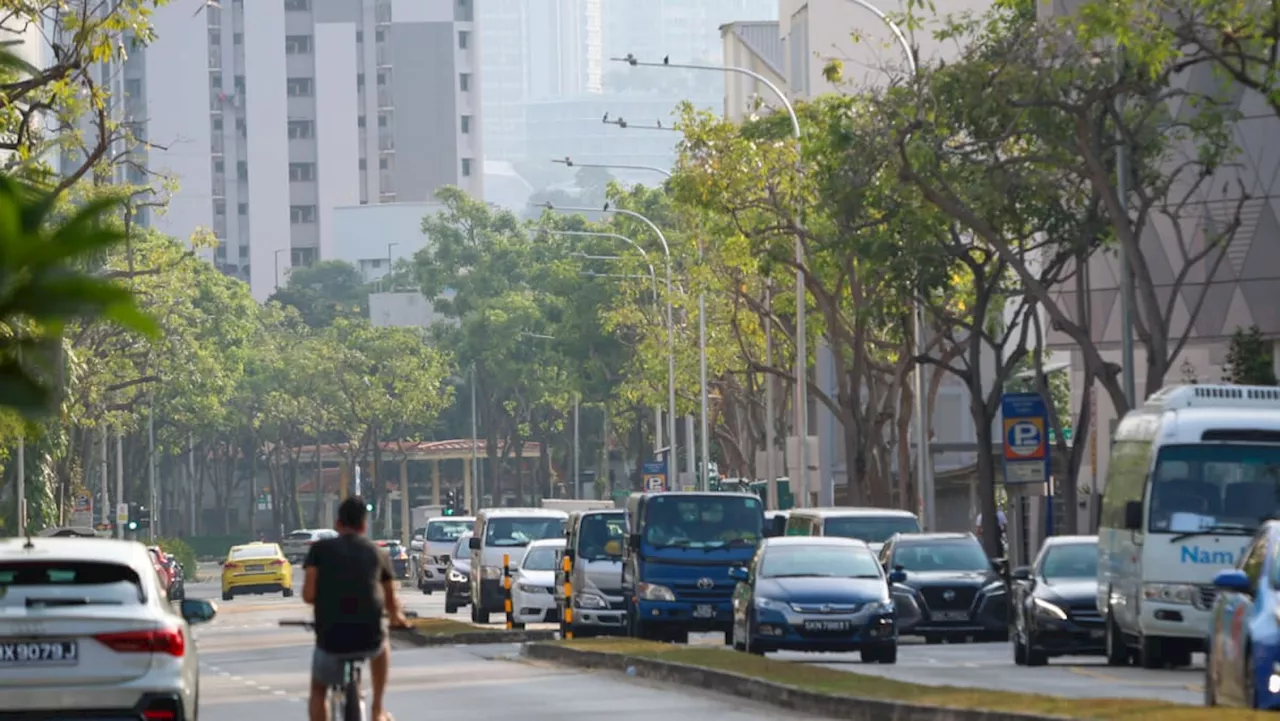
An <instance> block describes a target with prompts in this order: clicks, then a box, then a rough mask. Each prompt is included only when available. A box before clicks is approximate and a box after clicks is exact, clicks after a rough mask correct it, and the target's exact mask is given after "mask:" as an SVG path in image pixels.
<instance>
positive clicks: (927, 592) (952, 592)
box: [920, 586, 978, 611]
mask: <svg viewBox="0 0 1280 721" xmlns="http://www.w3.org/2000/svg"><path fill="white" fill-rule="evenodd" d="M920 595H921V596H923V597H924V603H925V605H926V606H928V607H929V610H931V611H968V610H969V609H970V608H972V607H973V599H974V598H976V597H977V596H978V589H976V588H973V587H970V588H945V587H942V586H937V587H927V588H922V589H920Z"/></svg>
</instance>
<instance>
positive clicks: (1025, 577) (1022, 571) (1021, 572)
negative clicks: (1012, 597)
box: [1010, 566, 1031, 581]
mask: <svg viewBox="0 0 1280 721" xmlns="http://www.w3.org/2000/svg"><path fill="white" fill-rule="evenodd" d="M1010 578H1012V579H1013V580H1015V581H1030V580H1031V567H1030V566H1019V567H1017V568H1015V569H1013V573H1012V574H1011V575H1010Z"/></svg>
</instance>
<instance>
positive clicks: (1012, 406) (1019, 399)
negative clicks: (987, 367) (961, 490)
mask: <svg viewBox="0 0 1280 721" xmlns="http://www.w3.org/2000/svg"><path fill="white" fill-rule="evenodd" d="M1000 414H1001V416H1002V417H1003V418H1002V421H1003V422H1002V427H1003V429H1004V432H1003V433H1002V439H1001V440H1002V444H1003V447H1004V454H1003V455H1004V482H1005V483H1006V484H1010V485H1018V484H1024V483H1048V482H1049V476H1050V475H1051V472H1050V465H1049V412H1048V409H1047V408H1046V407H1045V404H1044V399H1043V398H1041V397H1040V394H1039V393H1005V394H1004V395H1003V396H1002V397H1001V398H1000Z"/></svg>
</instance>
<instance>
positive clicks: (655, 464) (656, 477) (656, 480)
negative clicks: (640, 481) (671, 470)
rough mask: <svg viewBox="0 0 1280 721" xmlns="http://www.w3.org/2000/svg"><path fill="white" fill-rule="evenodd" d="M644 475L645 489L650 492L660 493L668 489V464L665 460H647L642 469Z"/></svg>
mask: <svg viewBox="0 0 1280 721" xmlns="http://www.w3.org/2000/svg"><path fill="white" fill-rule="evenodd" d="M641 475H642V476H643V477H644V490H645V491H647V492H649V493H660V492H662V491H665V490H667V464H666V462H665V461H646V462H645V464H644V467H643V468H642V469H641Z"/></svg>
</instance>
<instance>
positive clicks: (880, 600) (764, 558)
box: [730, 536, 898, 663]
mask: <svg viewBox="0 0 1280 721" xmlns="http://www.w3.org/2000/svg"><path fill="white" fill-rule="evenodd" d="M751 568H752V569H753V570H751V571H748V570H747V569H745V568H740V567H739V568H735V569H733V571H732V572H731V574H730V575H731V576H733V577H734V578H735V579H737V580H738V586H737V588H736V589H735V591H734V594H733V646H734V648H735V649H737V650H739V651H748V652H751V653H757V654H761V653H766V652H769V651H784V650H785V651H844V652H849V651H860V652H861V654H862V660H863V661H864V662H867V663H896V662H897V660H898V635H897V630H896V628H895V627H894V621H893V603H892V601H890V599H889V584H888V581H887V579H886V578H885V575H884V572H883V570H882V569H881V568H880V564H879V562H878V561H877V560H876V557H875V554H873V553H872V552H871V549H869V548H867V544H865V543H863V542H862V541H856V540H854V539H851V538H836V537H823V536H816V537H815V536H781V537H776V538H766V539H765V540H764V541H762V542H761V543H760V547H759V550H757V551H756V556H755V559H754V560H753V561H752V563H751Z"/></svg>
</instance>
